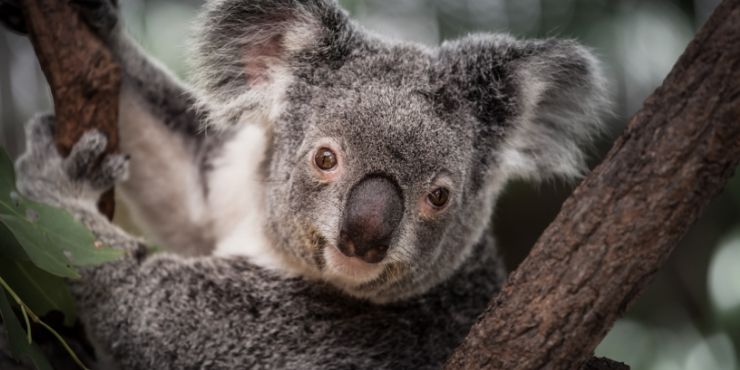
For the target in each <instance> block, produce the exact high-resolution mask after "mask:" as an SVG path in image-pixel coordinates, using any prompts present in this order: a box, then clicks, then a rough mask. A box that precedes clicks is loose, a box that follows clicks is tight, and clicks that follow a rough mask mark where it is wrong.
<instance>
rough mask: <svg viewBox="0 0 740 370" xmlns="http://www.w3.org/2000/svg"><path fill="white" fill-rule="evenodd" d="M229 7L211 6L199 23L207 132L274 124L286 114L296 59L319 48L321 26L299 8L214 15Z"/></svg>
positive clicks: (197, 80) (198, 83) (197, 49)
mask: <svg viewBox="0 0 740 370" xmlns="http://www.w3.org/2000/svg"><path fill="white" fill-rule="evenodd" d="M224 3H225V2H224V1H217V2H213V3H209V4H208V8H207V10H208V11H207V12H205V13H206V15H205V16H204V17H203V18H202V19H201V22H200V31H199V33H203V34H206V35H207V36H204V37H202V38H200V39H199V40H198V41H197V42H196V43H195V45H194V54H195V58H194V61H195V62H194V66H193V67H194V68H193V69H194V70H195V71H196V73H195V74H194V75H193V83H194V86H195V88H196V90H197V92H198V94H197V96H198V97H199V99H198V102H197V105H198V107H199V108H200V109H202V110H203V111H205V113H206V117H207V120H206V127H207V128H215V129H217V130H219V129H225V128H228V127H232V126H233V125H235V124H241V123H257V124H269V123H270V122H272V121H274V120H275V119H276V118H277V116H279V114H280V113H281V112H282V111H283V110H284V105H285V104H284V94H285V91H286V89H287V87H288V86H289V85H290V84H291V83H292V80H293V72H292V70H291V67H292V64H291V62H292V61H291V58H292V57H293V56H295V55H296V54H298V53H299V52H301V51H302V50H306V49H308V48H311V47H314V43H315V42H316V40H317V39H318V38H319V37H320V32H321V28H320V25H319V24H318V21H317V20H316V19H315V18H314V17H313V16H311V14H310V12H309V11H308V10H306V9H303V8H301V7H300V6H295V7H293V8H281V7H279V6H276V9H274V14H272V13H267V14H266V13H265V12H266V10H265V9H263V8H259V9H249V8H247V9H242V11H243V12H245V13H246V14H248V15H251V16H253V18H251V19H244V20H241V19H222V18H223V17H221V18H219V16H214V15H213V14H214V12H218V11H222V10H221V9H219V6H221V5H223V4H224ZM244 6H245V7H250V6H252V7H259V4H255V5H244ZM269 6H270V5H265V6H264V7H269ZM251 11H253V12H254V13H258V14H251V13H250V12H251ZM209 14H210V16H209ZM232 18H233V17H232Z"/></svg>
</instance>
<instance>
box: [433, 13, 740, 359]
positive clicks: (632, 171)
mask: <svg viewBox="0 0 740 370" xmlns="http://www.w3.org/2000/svg"><path fill="white" fill-rule="evenodd" d="M738 24H740V1H738V0H725V1H723V2H722V3H721V4H720V5H719V7H718V8H717V9H716V10H715V12H714V14H713V15H712V17H711V18H710V19H709V20H708V21H707V23H706V24H705V25H704V27H703V28H702V29H701V31H700V32H699V33H698V35H697V36H696V37H695V38H694V40H693V41H692V42H691V44H690V45H689V46H688V48H687V49H686V51H685V52H684V54H683V55H682V56H681V58H680V59H679V60H678V62H677V63H676V65H675V66H674V68H673V70H672V71H671V73H670V74H669V75H668V77H667V78H666V80H665V81H664V82H663V85H662V86H661V87H660V88H658V89H657V90H656V91H655V92H654V93H653V94H652V95H651V96H650V97H649V98H648V99H647V100H646V102H645V105H644V107H643V108H642V110H641V111H640V112H638V113H637V114H636V115H635V116H634V117H633V118H632V120H631V121H630V124H629V125H628V127H627V129H626V132H625V133H624V134H623V135H622V137H621V138H620V139H619V140H617V142H616V143H615V144H614V147H613V148H612V149H611V151H610V152H609V154H608V155H607V157H606V159H605V160H604V162H603V163H602V164H601V165H599V166H598V167H597V168H596V169H595V170H594V171H593V173H591V175H590V176H588V177H587V178H586V179H585V180H584V181H583V182H582V183H581V184H580V185H579V186H578V188H576V190H575V191H574V193H573V195H571V197H570V198H568V200H566V201H565V203H564V204H563V207H562V209H561V211H560V213H559V214H558V216H557V217H556V219H555V221H553V222H552V224H550V226H549V227H548V228H547V230H545V232H544V234H543V235H542V236H541V237H540V238H539V240H538V241H537V243H536V244H535V246H534V248H533V249H532V251H531V253H530V254H529V256H528V257H527V258H526V259H525V261H524V262H523V263H522V264H521V265H520V266H519V268H518V269H517V270H516V271H514V272H513V273H512V274H511V276H510V277H509V280H508V281H507V283H506V284H505V286H504V288H503V289H502V291H501V293H500V294H499V295H498V296H497V297H495V298H494V300H493V301H492V302H491V306H490V307H489V309H488V310H487V312H486V314H485V315H484V316H483V317H482V318H481V319H480V320H479V322H478V323H477V324H476V325H475V326H474V327H473V328H472V330H471V331H470V333H469V334H468V337H467V338H466V340H465V342H464V343H463V344H462V345H461V346H460V348H458V349H457V351H456V352H455V353H454V354H453V356H452V357H451V359H450V360H449V362H448V364H447V367H446V368H447V369H448V370H452V369H482V368H486V369H577V368H580V367H582V366H583V365H584V363H585V362H586V360H587V359H588V358H589V357H590V355H591V354H592V353H593V350H594V348H595V347H596V346H597V345H598V343H599V342H600V341H601V339H602V338H603V337H604V336H605V335H606V333H607V331H608V329H609V328H610V327H611V326H612V324H613V323H614V321H615V320H617V319H618V318H619V317H621V316H622V314H623V313H624V311H625V310H626V308H627V307H629V305H630V304H631V303H632V302H633V301H634V300H635V298H636V297H637V296H638V295H639V294H640V293H641V292H642V291H643V289H644V288H645V286H646V285H647V283H648V282H649V281H650V280H651V278H652V277H653V275H654V274H655V273H656V272H657V271H658V269H659V268H660V267H661V266H662V265H663V262H664V261H665V260H666V258H667V257H668V255H669V254H670V252H671V251H672V250H673V247H674V246H675V245H676V243H677V242H678V241H679V239H680V238H681V237H682V236H683V235H684V233H685V232H686V230H687V229H688V227H689V226H690V225H691V224H692V223H693V222H694V221H695V220H696V219H697V217H698V216H699V214H700V213H701V211H702V209H703V208H704V207H705V206H706V205H707V203H709V201H710V200H711V199H712V198H714V197H715V196H716V195H717V194H718V193H719V192H720V191H721V190H722V188H723V187H724V185H725V183H726V182H727V180H728V179H729V177H730V176H731V175H732V173H733V172H734V170H735V168H736V166H737V165H738V161H739V160H740V122H738V121H739V120H740V84H739V82H740V47H739V46H740V27H738Z"/></svg>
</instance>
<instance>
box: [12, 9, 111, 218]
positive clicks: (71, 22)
mask: <svg viewBox="0 0 740 370" xmlns="http://www.w3.org/2000/svg"><path fill="white" fill-rule="evenodd" d="M23 13H24V18H25V26H26V28H27V31H28V33H29V35H30V36H31V41H32V42H33V46H34V49H35V50H36V55H37V56H38V59H39V62H40V64H41V69H42V70H43V71H44V75H46V79H47V81H48V82H49V86H50V87H51V93H52V96H53V97H54V113H55V115H56V131H55V133H54V135H55V140H56V144H57V147H58V149H59V151H60V152H61V153H62V154H63V155H67V154H68V153H69V151H70V149H71V148H72V146H73V145H74V144H75V143H76V142H77V140H78V139H79V138H80V136H82V134H83V133H84V132H85V131H88V130H90V129H93V128H96V129H98V130H101V131H102V132H103V133H105V135H106V136H107V137H108V147H107V149H106V150H107V152H108V153H112V152H113V151H115V149H116V147H117V145H118V129H117V126H116V125H117V123H118V95H119V90H120V84H121V71H120V68H119V66H118V64H117V63H115V61H114V59H113V56H112V54H111V53H110V51H109V50H108V49H106V48H105V47H104V45H103V43H102V42H101V41H100V40H99V39H98V38H97V37H96V36H95V35H94V34H93V33H92V31H91V30H90V29H89V27H88V26H87V25H86V24H85V23H84V22H83V21H82V19H80V17H79V16H78V15H77V13H76V12H75V10H74V9H73V8H72V7H71V5H70V4H69V1H68V0H24V1H23ZM99 207H100V210H101V211H102V212H103V213H104V214H106V215H107V216H108V217H109V218H111V217H112V216H113V209H114V203H113V191H112V190H111V191H110V192H108V193H106V194H105V195H103V197H102V198H101V201H100V203H99Z"/></svg>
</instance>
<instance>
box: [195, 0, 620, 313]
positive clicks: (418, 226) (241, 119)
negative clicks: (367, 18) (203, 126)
mask: <svg viewBox="0 0 740 370" xmlns="http://www.w3.org/2000/svg"><path fill="white" fill-rule="evenodd" d="M202 25H203V28H202V31H201V34H202V37H201V39H200V40H199V43H198V47H197V54H198V68H197V70H198V76H197V77H198V78H197V86H198V87H199V88H200V90H201V93H202V94H201V101H200V104H201V105H202V106H203V107H204V109H205V110H206V111H207V112H208V115H209V120H210V124H211V125H213V126H215V127H233V126H235V125H244V124H261V125H264V126H265V127H267V129H268V131H269V133H270V137H269V149H268V151H267V153H266V158H265V163H264V169H265V177H266V178H265V181H264V183H265V186H266V190H265V191H266V194H267V197H268V200H267V204H268V208H269V211H268V212H269V216H268V220H267V225H266V229H267V232H268V233H269V235H271V237H272V238H273V239H274V241H275V245H276V248H278V249H279V250H280V251H281V252H282V253H283V254H284V255H286V256H289V258H291V259H292V260H294V261H297V262H298V263H299V264H301V265H302V266H303V267H304V268H306V269H308V270H310V271H312V272H313V274H314V275H317V276H320V277H321V278H323V279H325V280H326V281H328V282H330V283H332V284H334V285H335V286H337V287H339V288H340V289H343V290H344V291H345V292H347V293H349V294H351V295H354V296H357V297H364V298H368V299H371V300H374V301H378V302H383V301H390V300H394V299H399V298H403V297H408V296H410V295H414V294H419V293H421V292H424V291H425V290H427V289H429V288H430V287H432V286H434V285H435V284H438V283H439V282H441V281H443V280H444V279H446V278H447V277H449V276H450V275H451V274H452V273H453V272H454V271H455V270H456V269H457V268H458V267H459V266H460V265H461V264H462V262H463V261H465V259H466V258H468V257H469V256H470V254H471V250H472V249H473V247H474V246H475V244H476V243H477V242H478V241H479V240H480V239H481V237H482V235H483V233H484V232H485V231H486V229H487V226H488V224H489V220H490V218H491V217H490V216H491V212H492V210H493V206H494V201H495V199H496V197H497V195H498V193H499V192H500V190H501V188H502V187H503V185H504V184H505V183H506V181H507V180H509V179H511V178H513V177H520V178H529V179H547V178H552V177H571V176H574V175H578V174H579V172H580V171H581V170H582V169H583V167H584V166H583V162H584V158H583V153H582V150H581V148H582V147H583V145H584V144H585V143H587V142H588V141H590V139H591V138H592V137H593V136H594V134H596V133H597V132H598V131H599V129H600V119H599V118H600V115H601V113H602V112H603V111H604V109H605V108H606V105H607V104H606V102H607V99H606V98H605V91H604V90H605V89H604V83H603V79H602V76H601V72H600V70H599V67H598V63H597V61H596V60H595V58H594V57H593V56H592V55H591V53H590V52H589V51H587V50H586V49H584V48H583V47H581V46H579V45H578V44H576V43H574V42H572V41H558V40H540V41H520V40H516V39H514V38H512V37H510V36H506V35H491V34H480V35H473V36H468V37H465V38H463V39H459V40H456V41H452V42H446V43H444V44H443V45H441V46H440V47H438V48H428V47H424V46H420V45H416V44H409V43H401V42H393V41H387V40H383V39H381V38H379V37H376V36H374V35H371V34H369V33H367V32H365V31H363V30H362V29H361V28H360V27H358V26H357V25H355V24H353V23H352V22H351V21H349V20H348V18H347V16H346V14H345V13H344V12H342V11H341V10H340V9H338V7H337V6H336V5H335V4H334V3H332V2H328V1H321V0H306V1H297V0H278V1H275V0H270V1H267V0H220V1H212V2H210V3H209V4H208V6H207V11H206V13H205V15H204V17H203V19H202Z"/></svg>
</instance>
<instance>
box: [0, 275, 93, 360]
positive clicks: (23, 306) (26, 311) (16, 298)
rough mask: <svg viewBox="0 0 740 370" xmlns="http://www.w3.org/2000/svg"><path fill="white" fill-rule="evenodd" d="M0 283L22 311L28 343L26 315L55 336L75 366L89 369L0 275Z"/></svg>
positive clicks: (29, 333) (29, 329)
mask: <svg viewBox="0 0 740 370" xmlns="http://www.w3.org/2000/svg"><path fill="white" fill-rule="evenodd" d="M0 285H2V287H3V288H5V291H7V292H8V294H10V296H11V297H12V298H13V300H14V301H15V303H17V304H18V306H20V307H21V312H23V316H24V317H25V319H26V326H27V328H28V329H27V330H28V338H29V343H30V340H31V328H30V325H29V323H28V316H30V317H31V320H33V322H35V323H37V324H39V325H41V326H43V327H44V328H45V329H46V330H47V331H49V332H50V333H51V334H52V335H53V336H54V337H56V338H57V340H58V341H59V343H60V344H61V345H62V347H64V349H65V350H66V351H67V353H69V355H70V357H72V360H74V362H75V363H76V364H77V366H79V367H80V368H82V369H84V370H89V369H88V368H87V367H86V366H85V364H83V363H82V361H80V358H79V357H77V354H76V353H75V352H74V351H73V350H72V348H71V347H70V346H69V344H67V341H65V340H64V338H62V336H61V335H59V333H57V331H56V330H54V328H52V327H51V326H49V325H47V324H46V323H45V322H43V321H41V319H40V318H39V317H38V316H36V314H35V313H33V311H31V309H30V308H29V307H28V306H27V305H26V303H24V302H23V300H22V299H21V297H19V296H18V294H16V292H15V291H13V289H11V288H10V285H8V283H7V282H6V281H5V279H3V277H2V276H0Z"/></svg>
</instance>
